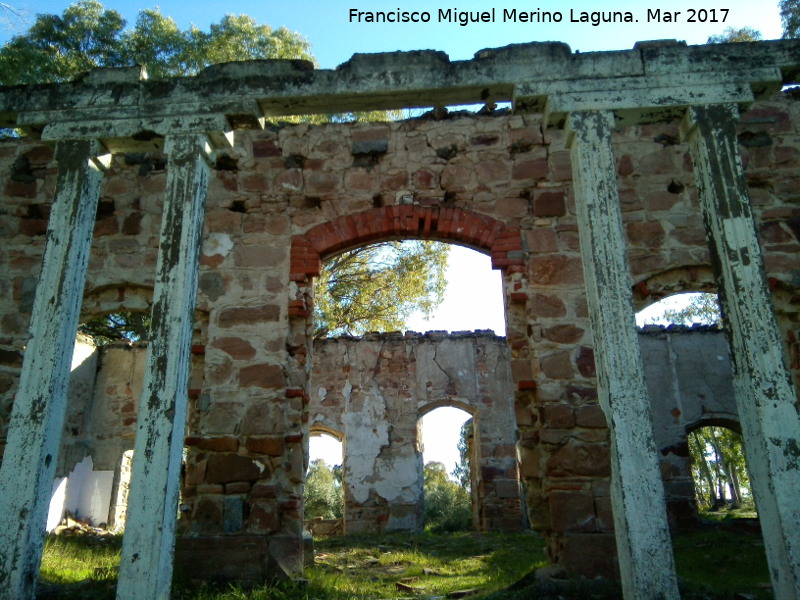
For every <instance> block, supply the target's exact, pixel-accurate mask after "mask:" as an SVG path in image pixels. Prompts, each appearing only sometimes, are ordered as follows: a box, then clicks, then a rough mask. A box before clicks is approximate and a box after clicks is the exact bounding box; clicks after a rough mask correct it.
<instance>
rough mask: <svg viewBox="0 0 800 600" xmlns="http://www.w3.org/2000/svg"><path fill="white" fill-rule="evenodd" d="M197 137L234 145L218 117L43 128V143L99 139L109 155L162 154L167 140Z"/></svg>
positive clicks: (31, 116)
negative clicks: (60, 140) (199, 134)
mask: <svg viewBox="0 0 800 600" xmlns="http://www.w3.org/2000/svg"><path fill="white" fill-rule="evenodd" d="M23 118H24V120H26V121H27V122H30V123H36V122H38V120H39V119H41V118H42V117H41V115H37V114H36V113H29V114H26V115H23ZM198 133H205V134H206V135H207V136H208V137H209V138H210V140H211V141H212V142H213V144H214V146H215V147H231V146H232V145H233V130H232V129H231V126H230V124H229V122H228V119H227V118H226V117H225V115H221V114H207V115H202V114H194V115H186V116H174V117H162V118H142V119H107V120H95V119H92V120H87V121H80V122H56V123H52V124H50V125H47V126H46V127H45V128H44V130H43V131H42V139H43V140H59V139H101V140H103V144H104V145H105V146H106V147H107V148H108V149H109V150H110V151H111V152H112V153H113V152H148V151H150V152H152V151H157V150H163V148H164V138H165V137H166V136H169V135H182V134H198Z"/></svg>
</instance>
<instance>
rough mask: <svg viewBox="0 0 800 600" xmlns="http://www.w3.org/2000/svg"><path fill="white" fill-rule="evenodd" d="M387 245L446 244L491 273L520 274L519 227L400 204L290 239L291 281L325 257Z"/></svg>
mask: <svg viewBox="0 0 800 600" xmlns="http://www.w3.org/2000/svg"><path fill="white" fill-rule="evenodd" d="M387 239H425V240H436V241H440V242H452V243H456V244H461V245H464V246H469V247H471V248H474V249H476V250H482V251H485V252H487V253H488V254H489V255H490V256H491V258H492V268H493V269H505V270H508V271H511V272H514V271H520V272H521V271H522V270H523V269H524V263H525V261H524V258H523V248H522V236H521V234H520V230H519V227H514V226H508V225H506V224H505V223H503V222H502V221H498V220H496V219H493V218H491V217H488V216H486V215H481V214H478V213H474V212H471V211H468V210H464V209H460V208H442V207H438V206H417V205H411V204H402V205H396V206H385V207H382V208H374V209H372V210H366V211H363V212H359V213H355V214H352V215H343V216H340V217H337V218H335V219H333V220H332V221H329V222H327V223H322V224H320V225H317V226H316V227H312V228H311V229H310V230H309V231H307V232H306V233H304V234H300V235H295V236H293V237H292V254H291V280H292V281H296V282H304V281H306V280H307V279H308V278H309V277H316V276H318V275H319V274H320V269H321V268H322V260H323V259H324V258H325V257H327V256H330V255H331V254H335V253H337V252H342V251H344V250H349V249H351V248H356V247H359V246H364V245H367V244H371V243H375V242H380V241H383V240H387Z"/></svg>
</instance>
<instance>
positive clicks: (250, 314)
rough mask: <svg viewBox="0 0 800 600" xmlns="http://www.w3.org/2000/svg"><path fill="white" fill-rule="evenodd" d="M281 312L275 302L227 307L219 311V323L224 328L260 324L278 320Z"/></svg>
mask: <svg viewBox="0 0 800 600" xmlns="http://www.w3.org/2000/svg"><path fill="white" fill-rule="evenodd" d="M280 314H281V310H280V307H279V306H277V305H275V304H264V305H261V306H242V307H235V308H227V309H224V310H222V311H221V312H220V313H219V316H218V317H217V324H218V325H219V326H220V327H222V328H228V327H236V326H238V325H259V324H263V323H265V322H270V321H277V320H278V318H279V317H280Z"/></svg>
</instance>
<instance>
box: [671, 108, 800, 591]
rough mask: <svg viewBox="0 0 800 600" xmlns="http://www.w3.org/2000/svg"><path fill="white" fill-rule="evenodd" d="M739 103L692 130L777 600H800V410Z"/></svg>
mask: <svg viewBox="0 0 800 600" xmlns="http://www.w3.org/2000/svg"><path fill="white" fill-rule="evenodd" d="M737 119H738V110H737V108H736V106H735V105H731V104H722V105H710V106H694V107H691V108H689V109H688V110H687V113H686V118H685V119H684V122H683V132H684V136H685V137H686V139H687V140H688V142H689V149H690V152H691V155H692V161H693V162H694V170H695V175H696V177H697V187H698V190H699V193H700V206H701V208H702V211H703V218H704V220H705V226H706V231H707V232H708V235H709V248H710V250H711V258H712V262H713V263H714V269H715V272H716V276H717V286H718V288H719V294H720V298H721V300H722V311H723V315H724V318H725V329H726V333H727V335H728V339H729V342H730V347H731V353H732V357H731V362H732V365H733V384H734V394H735V396H736V404H737V408H738V410H739V418H740V420H741V425H742V433H743V434H744V445H745V452H746V455H747V464H748V468H749V470H750V476H751V479H752V482H753V493H754V495H755V500H756V505H757V507H758V514H759V518H760V520H761V528H762V531H763V533H764V545H765V548H766V553H767V560H768V561H769V566H770V574H771V577H772V586H773V590H774V593H775V598H776V599H778V600H789V599H794V600H797V599H798V598H800V405H798V402H797V398H796V395H795V391H794V387H793V386H792V379H791V375H790V373H789V370H788V369H787V367H786V360H785V356H784V354H783V344H782V342H781V335H780V330H779V329H778V325H777V322H776V320H775V313H774V309H773V305H772V300H771V298H770V293H769V288H768V285H767V279H766V274H765V271H764V262H763V259H762V254H761V246H760V245H759V242H758V235H757V233H756V227H755V222H754V221H753V213H752V209H751V207H750V199H749V197H748V192H747V183H746V181H745V177H744V171H743V169H742V163H741V158H740V157H739V149H738V144H737V139H736V121H737Z"/></svg>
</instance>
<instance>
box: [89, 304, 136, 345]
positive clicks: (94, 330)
mask: <svg viewBox="0 0 800 600" xmlns="http://www.w3.org/2000/svg"><path fill="white" fill-rule="evenodd" d="M150 321H151V315H150V313H149V312H118V313H110V314H107V315H103V316H100V317H96V318H94V319H91V320H90V321H86V322H84V323H81V324H80V325H78V332H79V333H82V334H84V335H88V336H89V337H91V338H92V340H94V343H95V345H96V346H105V345H106V344H113V343H114V342H119V341H123V340H125V341H129V342H140V341H145V340H147V339H149V338H150Z"/></svg>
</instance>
